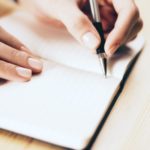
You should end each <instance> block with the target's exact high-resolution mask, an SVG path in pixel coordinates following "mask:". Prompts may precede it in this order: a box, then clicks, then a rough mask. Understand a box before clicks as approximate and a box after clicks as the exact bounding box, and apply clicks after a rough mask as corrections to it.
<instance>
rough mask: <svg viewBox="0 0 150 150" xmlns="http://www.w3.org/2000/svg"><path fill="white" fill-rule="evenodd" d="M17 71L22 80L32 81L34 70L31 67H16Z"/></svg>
mask: <svg viewBox="0 0 150 150" xmlns="http://www.w3.org/2000/svg"><path fill="white" fill-rule="evenodd" d="M16 71H17V74H18V76H19V77H20V79H21V81H30V80H31V77H32V71H31V70H30V69H26V68H22V67H16Z"/></svg>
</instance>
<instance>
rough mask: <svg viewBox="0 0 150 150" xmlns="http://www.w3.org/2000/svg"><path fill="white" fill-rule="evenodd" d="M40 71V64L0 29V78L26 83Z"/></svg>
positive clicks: (23, 46) (16, 40)
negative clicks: (33, 74)
mask: <svg viewBox="0 0 150 150" xmlns="http://www.w3.org/2000/svg"><path fill="white" fill-rule="evenodd" d="M41 71H42V62H41V61H40V60H38V59H37V58H36V57H34V56H33V55H32V54H31V52H30V51H29V50H28V48H27V47H26V46H25V45H24V44H22V43H21V42H20V41H19V40H18V39H16V38H15V37H13V36H12V35H10V34H9V33H8V32H6V31H5V30H4V29H3V28H2V27H0V78H2V79H6V80H11V81H28V80H30V79H31V77H32V73H40V72H41Z"/></svg>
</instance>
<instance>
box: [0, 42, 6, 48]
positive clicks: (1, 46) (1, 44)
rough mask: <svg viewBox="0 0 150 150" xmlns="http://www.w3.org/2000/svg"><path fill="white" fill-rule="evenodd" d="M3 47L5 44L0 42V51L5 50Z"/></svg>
mask: <svg viewBox="0 0 150 150" xmlns="http://www.w3.org/2000/svg"><path fill="white" fill-rule="evenodd" d="M4 46H5V44H4V43H2V42H0V50H4V49H5V48H4Z"/></svg>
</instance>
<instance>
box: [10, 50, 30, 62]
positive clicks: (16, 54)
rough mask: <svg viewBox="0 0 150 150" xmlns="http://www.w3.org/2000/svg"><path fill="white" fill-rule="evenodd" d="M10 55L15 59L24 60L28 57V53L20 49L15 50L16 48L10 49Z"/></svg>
mask: <svg viewBox="0 0 150 150" xmlns="http://www.w3.org/2000/svg"><path fill="white" fill-rule="evenodd" d="M11 57H13V59H14V60H15V61H17V62H18V61H19V60H21V61H23V62H24V61H26V59H27V58H28V57H29V56H28V54H27V53H25V52H22V51H17V50H12V52H11Z"/></svg>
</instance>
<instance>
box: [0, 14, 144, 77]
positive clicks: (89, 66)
mask: <svg viewBox="0 0 150 150" xmlns="http://www.w3.org/2000/svg"><path fill="white" fill-rule="evenodd" d="M0 23H1V25H2V26H3V27H4V28H5V29H6V30H7V31H9V32H10V33H12V34H13V35H14V36H16V37H18V38H19V39H20V40H21V41H23V42H24V43H25V44H26V45H28V47H30V49H31V50H32V51H33V52H34V53H35V54H36V55H39V56H41V57H42V58H45V59H48V60H52V61H55V62H58V63H61V64H64V65H66V66H70V67H72V68H77V69H79V70H85V71H90V72H95V73H98V74H101V73H102V72H101V71H102V69H101V68H100V67H101V66H100V64H99V60H98V57H97V55H96V54H92V52H91V50H89V49H87V48H84V47H83V46H81V45H80V44H79V43H78V42H77V41H75V40H74V39H73V37H71V36H70V35H69V34H68V32H67V31H66V30H62V29H58V28H54V27H51V26H50V25H43V24H42V23H41V24H40V23H39V22H37V21H36V20H35V18H34V17H33V16H31V15H29V14H27V13H25V12H20V11H19V12H16V13H14V14H13V15H11V16H8V17H5V18H3V19H1V21H0ZM10 24H11V26H10ZM31 39H32V40H31ZM38 43H39V44H38ZM138 43H139V44H138ZM132 45H138V46H136V47H135V46H134V48H133V46H132ZM142 46H143V40H141V38H138V39H136V41H134V42H133V44H132V43H130V44H129V47H128V48H124V50H121V53H117V54H116V55H114V57H113V58H112V59H111V60H110V61H109V63H108V76H111V75H113V76H115V77H118V78H120V79H122V77H123V75H124V73H125V71H126V69H127V66H128V64H129V62H130V61H131V60H132V59H133V58H134V57H135V55H136V54H137V53H138V52H139V51H140V50H141V48H142ZM123 51H124V52H123Z"/></svg>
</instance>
